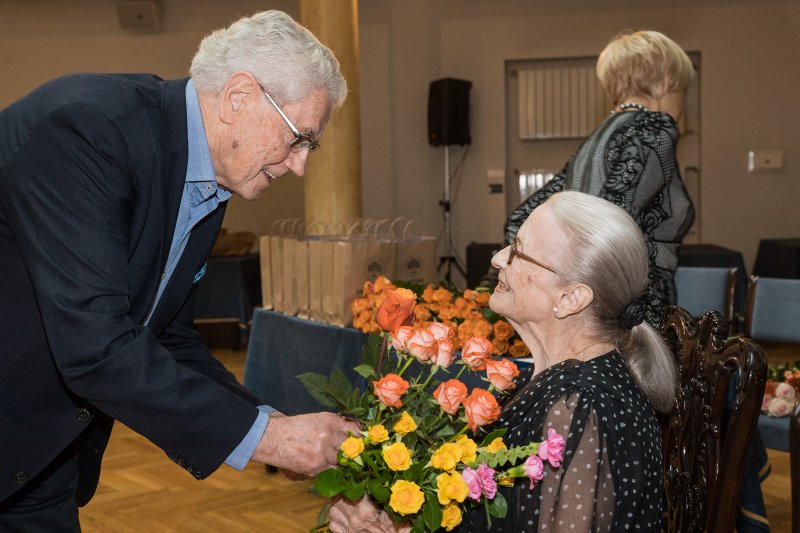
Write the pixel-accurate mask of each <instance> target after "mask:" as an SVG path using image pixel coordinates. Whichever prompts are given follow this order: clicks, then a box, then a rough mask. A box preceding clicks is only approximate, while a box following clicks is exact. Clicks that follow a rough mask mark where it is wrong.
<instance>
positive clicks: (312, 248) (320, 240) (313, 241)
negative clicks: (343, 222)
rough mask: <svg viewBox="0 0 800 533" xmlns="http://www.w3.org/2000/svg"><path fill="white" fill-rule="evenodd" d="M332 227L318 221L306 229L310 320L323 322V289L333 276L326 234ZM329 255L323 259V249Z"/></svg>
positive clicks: (331, 254) (331, 257)
mask: <svg viewBox="0 0 800 533" xmlns="http://www.w3.org/2000/svg"><path fill="white" fill-rule="evenodd" d="M330 227H332V225H329V224H324V223H322V222H319V221H314V222H310V223H309V224H308V226H307V229H306V239H307V243H308V315H309V318H311V320H317V321H320V322H322V321H324V319H325V313H324V311H323V310H322V309H323V305H322V295H323V287H328V286H330V283H331V279H332V274H333V268H332V267H333V249H332V248H330V246H328V245H329V244H330V242H328V241H327V240H326V239H327V234H328V232H329V231H330V230H329V228H330ZM325 246H328V248H329V249H330V253H329V254H328V255H327V260H325V259H323V248H324V247H325Z"/></svg>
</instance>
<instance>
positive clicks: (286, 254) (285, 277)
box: [281, 218, 305, 315]
mask: <svg viewBox="0 0 800 533" xmlns="http://www.w3.org/2000/svg"><path fill="white" fill-rule="evenodd" d="M301 224H302V221H301V220H300V219H299V218H296V219H292V220H291V221H290V222H289V223H287V225H286V226H284V228H286V227H288V228H289V229H288V230H287V231H286V232H285V233H284V235H283V240H282V243H283V250H282V253H283V256H282V258H281V259H282V260H281V265H282V268H283V270H282V271H281V279H282V283H283V295H282V296H283V309H282V310H281V311H282V312H283V313H285V314H287V315H296V314H297V309H298V290H299V289H298V282H297V277H296V276H295V271H294V268H295V256H296V255H298V254H301V253H302V252H301V248H302V246H301V245H300V239H299V237H298V233H299V231H300V226H301ZM304 282H305V280H304Z"/></svg>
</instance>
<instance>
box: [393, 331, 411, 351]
mask: <svg viewBox="0 0 800 533" xmlns="http://www.w3.org/2000/svg"><path fill="white" fill-rule="evenodd" d="M413 331H414V328H412V327H411V326H400V327H399V328H397V331H395V332H394V333H393V334H392V347H393V348H394V349H395V350H397V351H398V352H404V351H406V350H408V339H409V338H411V334H412V332H413Z"/></svg>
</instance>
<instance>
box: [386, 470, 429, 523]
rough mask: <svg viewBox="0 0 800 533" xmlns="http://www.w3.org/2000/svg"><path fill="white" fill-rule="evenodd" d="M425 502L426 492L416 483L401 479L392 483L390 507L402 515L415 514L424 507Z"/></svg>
mask: <svg viewBox="0 0 800 533" xmlns="http://www.w3.org/2000/svg"><path fill="white" fill-rule="evenodd" d="M423 503H425V494H423V492H422V489H420V488H419V485H417V484H416V483H414V482H412V481H403V480H402V479H401V480H400V481H397V482H395V484H394V485H392V496H391V498H389V507H391V508H392V509H394V511H395V512H396V513H400V514H402V515H407V514H414V513H416V512H417V511H419V510H420V509H421V508H422V504H423Z"/></svg>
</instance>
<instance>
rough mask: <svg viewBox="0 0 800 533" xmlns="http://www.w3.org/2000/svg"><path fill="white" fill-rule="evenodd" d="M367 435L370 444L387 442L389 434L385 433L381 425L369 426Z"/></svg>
mask: <svg viewBox="0 0 800 533" xmlns="http://www.w3.org/2000/svg"><path fill="white" fill-rule="evenodd" d="M367 435H369V438H370V440H372V442H383V441H386V440H389V432H388V431H386V428H385V427H383V424H378V425H376V426H370V428H369V431H368V432H367Z"/></svg>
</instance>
